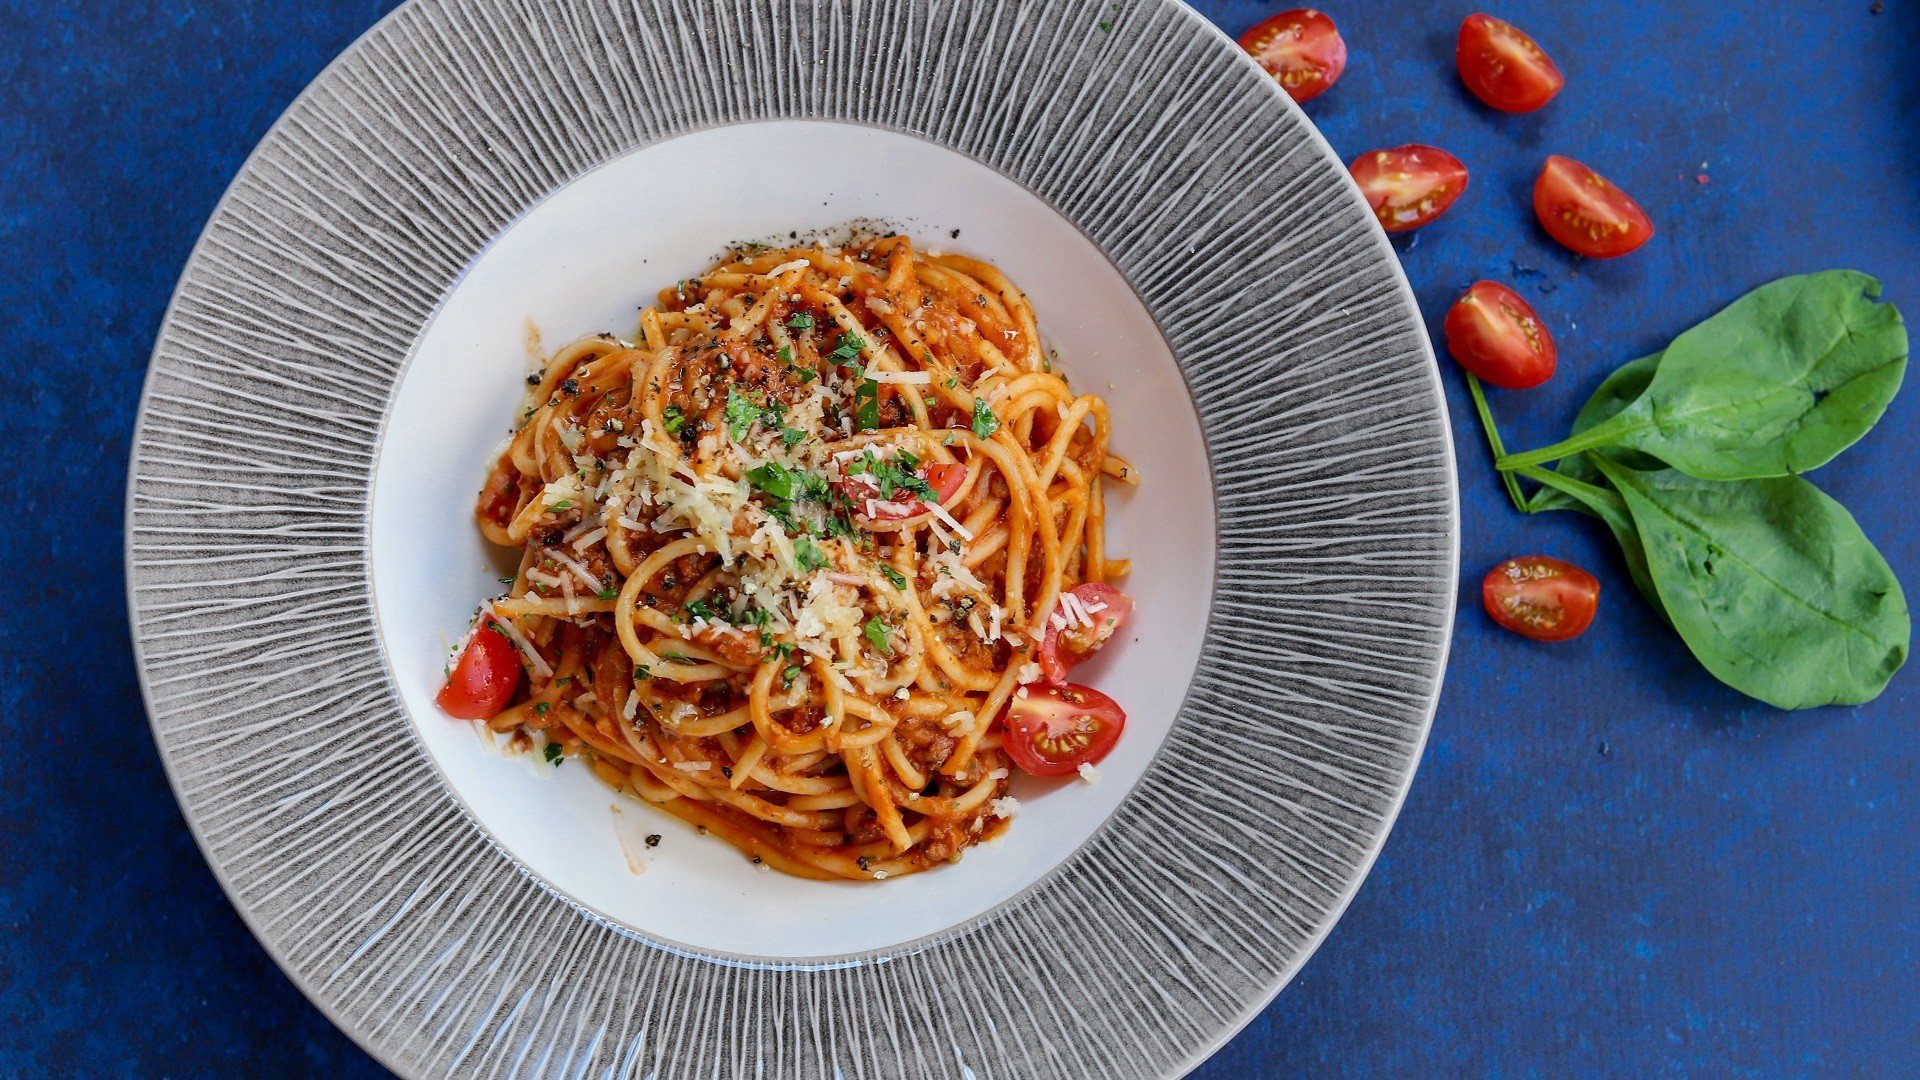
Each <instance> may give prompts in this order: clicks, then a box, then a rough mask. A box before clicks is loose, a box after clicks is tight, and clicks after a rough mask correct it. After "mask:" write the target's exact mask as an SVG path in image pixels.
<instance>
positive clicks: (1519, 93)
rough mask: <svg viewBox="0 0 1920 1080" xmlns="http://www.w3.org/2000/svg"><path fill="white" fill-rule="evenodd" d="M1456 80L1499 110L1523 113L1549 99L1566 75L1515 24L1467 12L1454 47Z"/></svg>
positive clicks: (1555, 92)
mask: <svg viewBox="0 0 1920 1080" xmlns="http://www.w3.org/2000/svg"><path fill="white" fill-rule="evenodd" d="M1453 60H1454V63H1455V64H1458V65H1459V67H1460V81H1461V82H1463V83H1466V84H1467V89H1469V90H1471V91H1473V96H1474V97H1477V98H1479V99H1480V100H1481V101H1484V102H1486V103H1487V104H1488V105H1491V106H1493V107H1494V108H1496V109H1499V110H1500V111H1501V112H1510V113H1528V112H1532V111H1533V110H1535V109H1538V108H1539V107H1541V106H1542V105H1545V104H1546V103H1547V102H1549V101H1552V100H1553V96H1554V95H1555V94H1558V93H1559V92H1560V88H1561V87H1563V86H1565V85H1567V77H1566V76H1565V75H1562V74H1560V68H1559V66H1558V65H1556V64H1555V63H1554V62H1553V58H1552V57H1550V56H1548V55H1547V53H1546V50H1544V49H1542V48H1541V47H1540V46H1539V45H1538V44H1536V43H1535V42H1534V40H1533V39H1532V38H1530V37H1528V36H1527V35H1526V34H1525V33H1524V32H1523V31H1521V30H1520V28H1519V27H1517V26H1514V25H1513V24H1512V23H1510V22H1503V21H1501V20H1499V19H1496V18H1494V17H1493V16H1491V15H1480V14H1474V15H1469V16H1467V19H1466V21H1465V22H1463V23H1461V24H1460V41H1459V43H1458V44H1457V45H1455V46H1454V49H1453Z"/></svg>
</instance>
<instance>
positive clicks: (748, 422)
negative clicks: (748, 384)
mask: <svg viewBox="0 0 1920 1080" xmlns="http://www.w3.org/2000/svg"><path fill="white" fill-rule="evenodd" d="M759 419H760V407H759V406H758V405H755V404H754V403H753V402H752V401H750V400H748V398H747V395H745V394H743V393H741V392H740V391H739V390H737V389H731V388H729V389H728V390H727V410H726V420H727V434H729V435H731V436H733V441H734V442H746V441H747V436H748V435H749V434H750V433H751V432H752V431H753V425H754V422H755V421H757V420H759Z"/></svg>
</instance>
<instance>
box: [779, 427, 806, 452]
mask: <svg viewBox="0 0 1920 1080" xmlns="http://www.w3.org/2000/svg"><path fill="white" fill-rule="evenodd" d="M806 437H807V433H806V432H804V431H801V430H800V429H799V428H781V429H780V444H781V445H782V446H784V447H786V448H787V449H789V450H791V449H793V448H794V447H796V446H799V445H800V443H801V441H802V440H804V439H805V438H806Z"/></svg>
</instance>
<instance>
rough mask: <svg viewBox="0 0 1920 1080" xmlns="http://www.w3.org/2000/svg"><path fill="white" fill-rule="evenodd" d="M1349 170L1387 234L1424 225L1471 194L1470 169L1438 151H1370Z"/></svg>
mask: <svg viewBox="0 0 1920 1080" xmlns="http://www.w3.org/2000/svg"><path fill="white" fill-rule="evenodd" d="M1349 171H1351V172H1352V173H1353V179H1354V182H1355V183H1358V184H1359V185H1360V191H1361V193H1362V194H1364V195H1365V196H1366V197H1367V205H1368V206H1371V207H1373V213H1374V216H1375V217H1377V218H1379V219H1380V225H1381V227H1382V228H1384V229H1386V230H1387V231H1388V232H1403V231H1405V230H1407V229H1417V228H1419V227H1420V226H1422V225H1425V224H1426V223H1427V222H1429V221H1432V220H1433V219H1434V218H1437V217H1439V216H1440V215H1441V214H1444V213H1446V212H1447V207H1449V206H1452V205H1453V201H1454V200H1455V199H1458V198H1459V197H1460V193H1461V192H1463V191H1465V190H1467V167H1466V166H1465V165H1462V164H1461V163H1460V159H1459V158H1457V157H1454V156H1453V155H1452V154H1449V153H1447V152H1446V151H1445V150H1442V149H1440V148H1439V147H1437V146H1421V145H1419V144H1417V143H1414V144H1409V145H1407V146H1396V147H1394V148H1393V149H1391V150H1373V151H1369V152H1368V153H1365V154H1362V155H1360V156H1359V157H1358V158H1356V159H1354V162H1353V164H1352V165H1351V166H1349Z"/></svg>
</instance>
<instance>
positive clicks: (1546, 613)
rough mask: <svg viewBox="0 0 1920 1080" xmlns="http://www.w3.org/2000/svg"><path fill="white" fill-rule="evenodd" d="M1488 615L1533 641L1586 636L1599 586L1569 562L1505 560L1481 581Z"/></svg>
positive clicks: (1540, 557) (1596, 606) (1530, 558)
mask: <svg viewBox="0 0 1920 1080" xmlns="http://www.w3.org/2000/svg"><path fill="white" fill-rule="evenodd" d="M1480 599H1481V601H1482V602H1483V603H1485V604H1486V605H1487V614H1489V615H1491V616H1493V621H1494V622H1497V623H1499V624H1500V625H1501V626H1504V627H1506V628H1507V629H1509V630H1511V631H1513V632H1514V633H1516V634H1521V635H1523V636H1526V637H1530V638H1532V639H1533V640H1535V641H1566V640H1569V639H1571V638H1577V637H1579V636H1580V635H1581V634H1584V633H1586V630H1587V627H1589V626H1592V625H1593V616H1594V613H1595V612H1597V611H1598V610H1599V608H1600V582H1599V580H1598V579H1596V578H1595V577H1594V576H1593V575H1592V574H1589V573H1587V572H1586V571H1585V570H1582V569H1580V568H1579V567H1577V566H1575V565H1573V564H1572V563H1569V562H1562V561H1560V560H1559V559H1555V558H1551V557H1549V556H1546V555H1528V556H1525V557H1523V558H1519V559H1508V560H1507V561H1506V562H1503V563H1501V564H1500V565H1499V566H1496V567H1494V568H1493V570H1492V571H1491V572H1489V573H1488V574H1487V578H1486V580H1485V581H1483V582H1481V583H1480Z"/></svg>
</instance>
